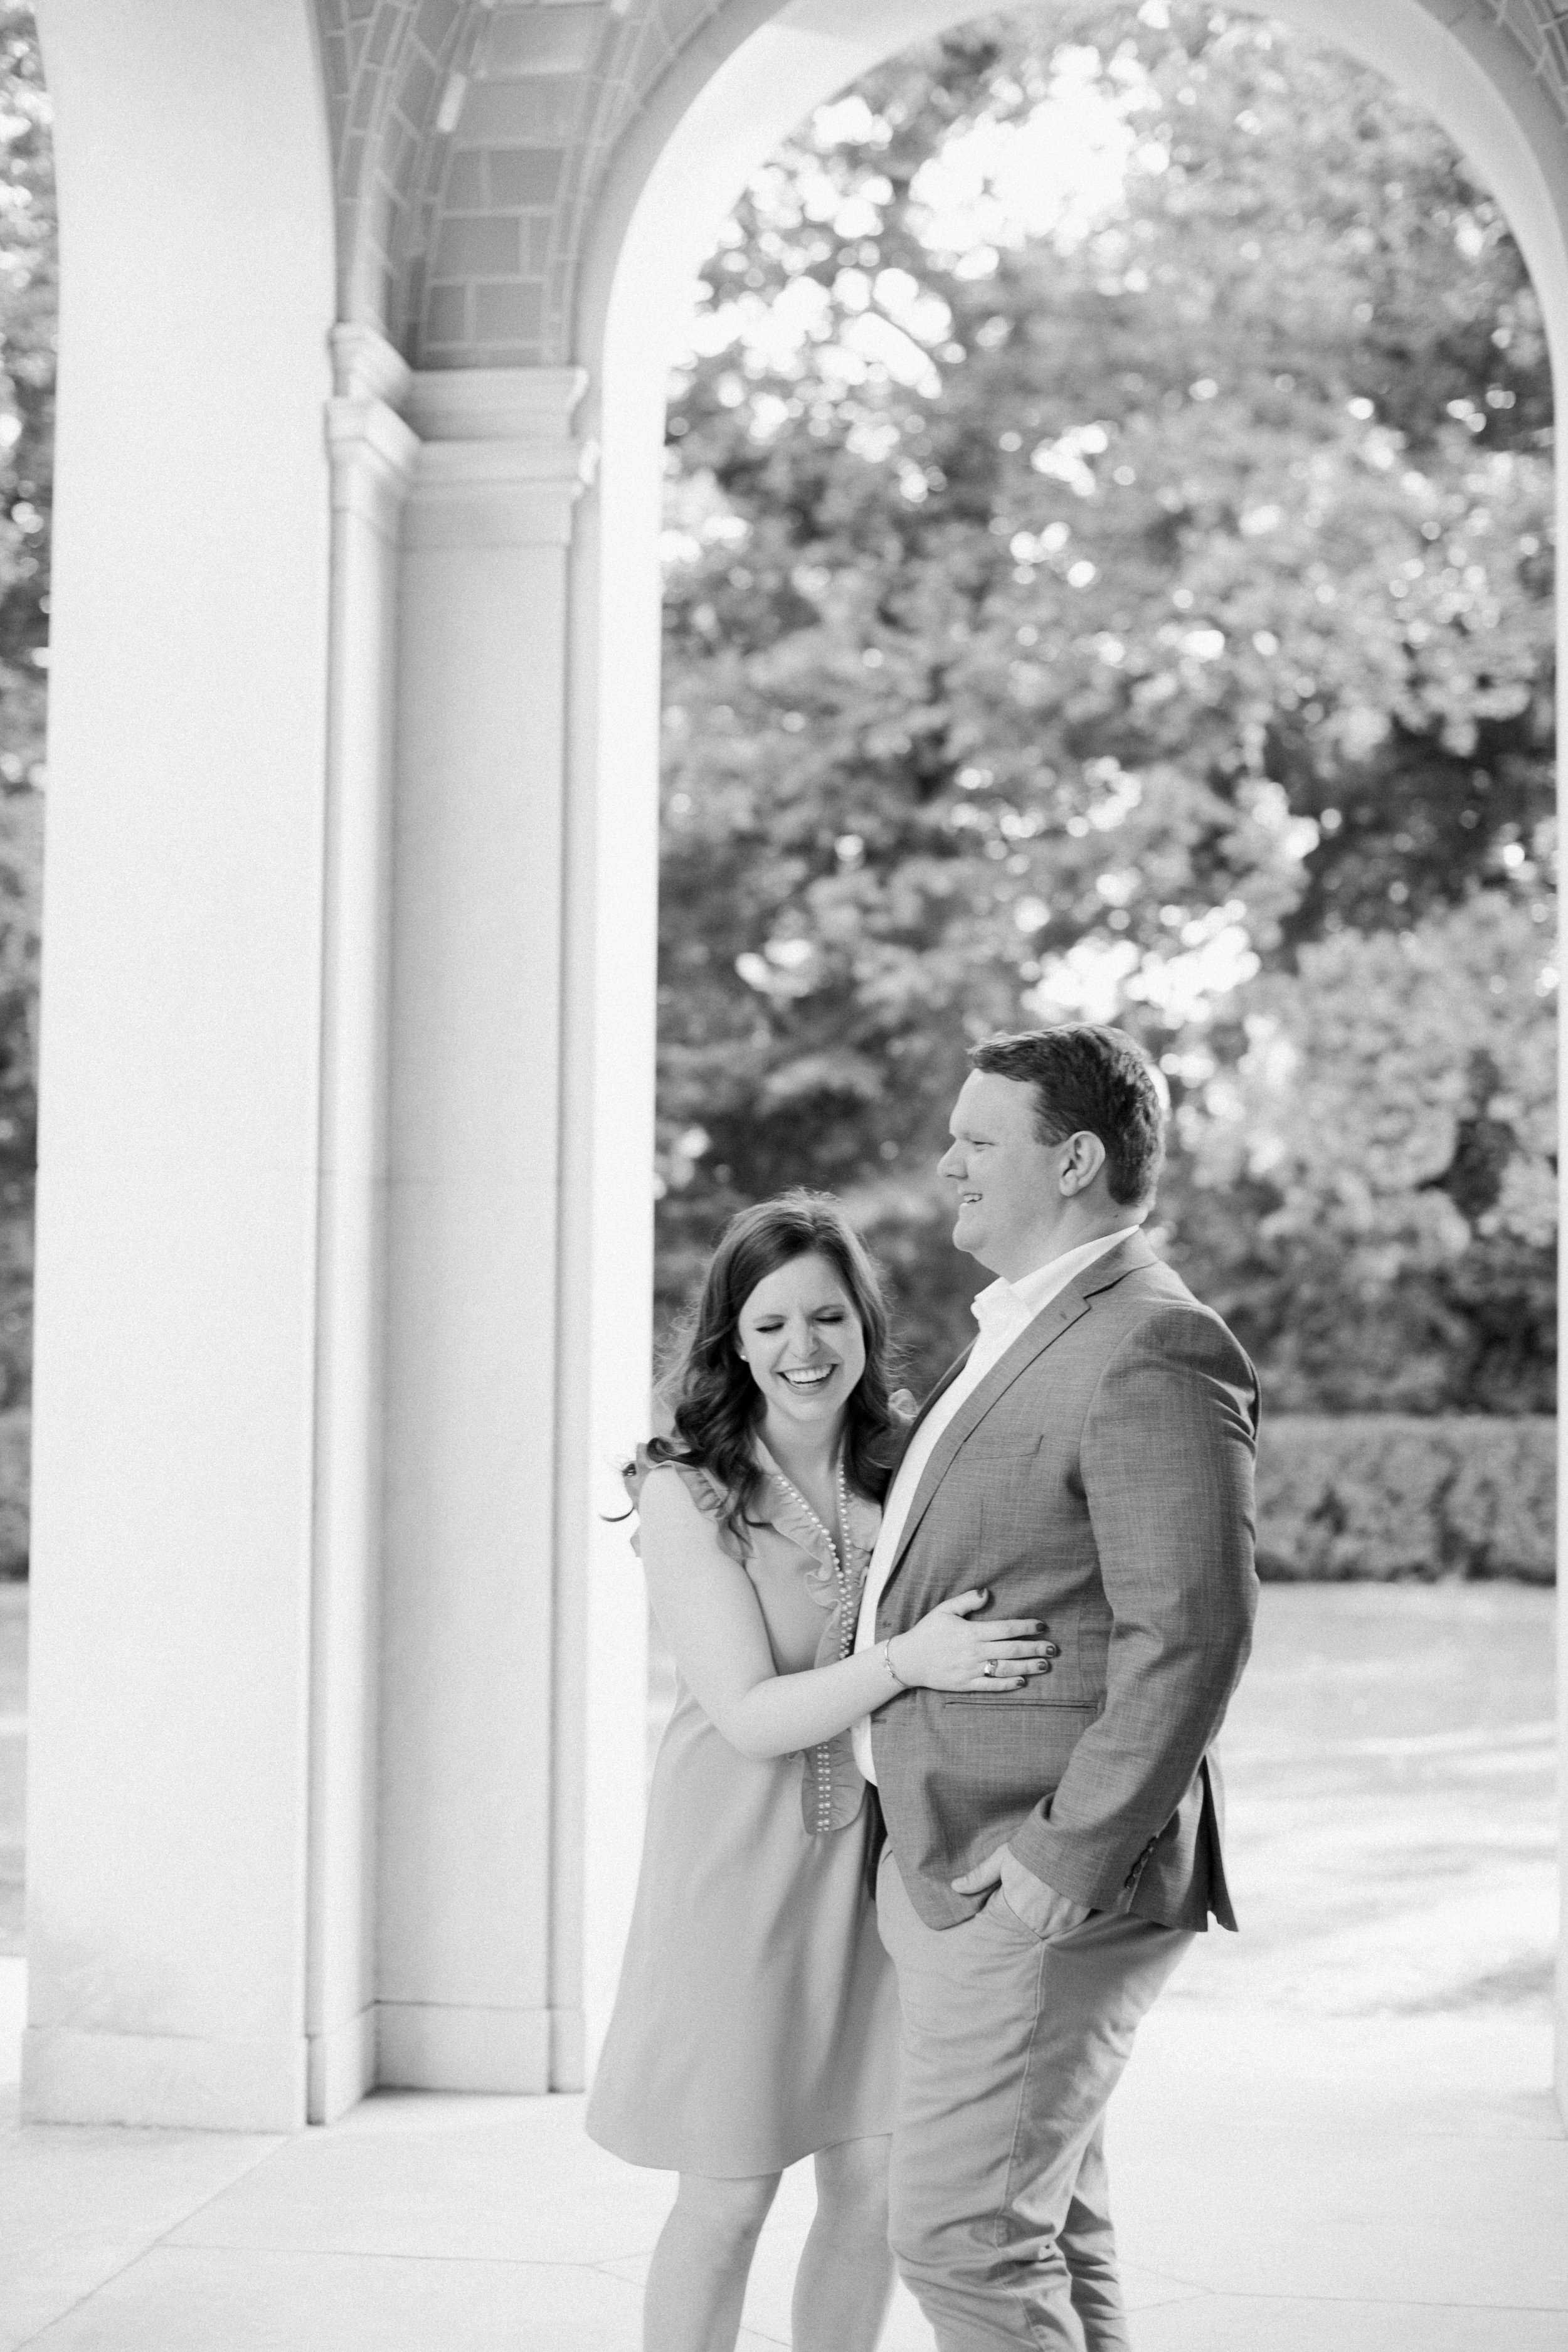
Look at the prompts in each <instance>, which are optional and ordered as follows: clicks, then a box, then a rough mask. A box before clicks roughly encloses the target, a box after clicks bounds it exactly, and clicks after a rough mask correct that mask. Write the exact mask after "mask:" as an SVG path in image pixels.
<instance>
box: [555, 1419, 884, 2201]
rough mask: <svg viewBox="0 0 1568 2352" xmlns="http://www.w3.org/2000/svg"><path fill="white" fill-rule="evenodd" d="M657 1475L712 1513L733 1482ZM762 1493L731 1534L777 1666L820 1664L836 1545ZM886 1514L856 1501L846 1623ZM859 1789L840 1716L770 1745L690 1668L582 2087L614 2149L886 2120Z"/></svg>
mask: <svg viewBox="0 0 1568 2352" xmlns="http://www.w3.org/2000/svg"><path fill="white" fill-rule="evenodd" d="M764 1465H765V1466H766V1467H768V1468H769V1469H770V1471H771V1469H772V1467H773V1465H772V1464H771V1463H766V1460H765V1457H764ZM645 1475H650V1476H658V1477H679V1479H680V1480H681V1482H682V1484H683V1485H684V1486H685V1487H686V1489H687V1492H688V1494H689V1496H691V1498H692V1500H693V1501H694V1502H696V1503H697V1505H698V1507H699V1508H700V1510H702V1512H703V1513H704V1514H705V1516H706V1517H708V1518H710V1520H712V1521H714V1522H715V1524H717V1521H718V1517H719V1513H720V1511H721V1508H722V1505H723V1495H722V1489H721V1488H720V1487H719V1486H717V1484H716V1482H714V1481H712V1480H710V1478H709V1477H708V1476H707V1474H706V1473H705V1472H702V1471H700V1470H690V1469H687V1468H684V1467H674V1466H669V1465H666V1466H663V1467H659V1468H655V1469H653V1470H648V1471H646V1472H645ZM636 1483H637V1485H638V1486H640V1479H639V1480H638V1481H637V1482H636ZM754 1509H755V1512H756V1514H757V1515H758V1516H759V1517H762V1516H763V1515H764V1514H765V1523H764V1524H763V1525H760V1526H755V1527H752V1528H748V1530H747V1539H746V1541H745V1542H744V1543H741V1542H739V1541H738V1540H736V1539H735V1538H733V1537H732V1536H731V1535H730V1534H729V1532H728V1530H722V1529H721V1530H720V1532H719V1537H718V1539H719V1541H720V1543H721V1545H722V1547H723V1549H725V1550H726V1551H728V1552H729V1553H730V1555H731V1558H732V1559H734V1560H735V1563H736V1573H737V1574H738V1575H741V1574H743V1575H745V1576H747V1577H749V1579H750V1580H751V1583H752V1590H753V1591H754V1592H755V1593H756V1596H757V1600H758V1601H759V1603H760V1604H761V1607H762V1611H763V1617H764V1619H765V1621H766V1622H767V1628H768V1637H769V1641H770V1643H771V1644H772V1647H773V1658H774V1662H775V1664H776V1665H777V1667H778V1670H779V1672H780V1673H781V1674H798V1673H800V1672H802V1671H803V1670H805V1668H807V1667H810V1666H815V1665H819V1664H831V1663H832V1662H833V1660H834V1659H836V1658H837V1656H838V1654H839V1633H840V1624H841V1621H840V1617H839V1597H838V1593H837V1588H836V1583H835V1578H834V1573H833V1564H832V1560H831V1558H830V1556H829V1553H828V1549H827V1547H826V1543H825V1542H824V1540H823V1538H822V1536H821V1534H820V1533H819V1531H818V1530H817V1529H816V1527H815V1526H814V1524H813V1522H812V1521H811V1519H810V1518H809V1517H807V1515H806V1514H805V1512H804V1511H803V1510H802V1509H801V1508H800V1507H799V1505H798V1504H797V1503H795V1502H794V1501H793V1500H792V1499H790V1497H788V1496H786V1495H785V1493H784V1489H783V1488H782V1487H780V1486H778V1485H777V1484H776V1483H775V1481H774V1480H773V1478H772V1477H771V1476H770V1478H769V1481H768V1485H767V1487H766V1489H765V1490H764V1493H763V1499H762V1500H761V1501H759V1502H758V1503H757V1504H756V1505H755V1506H754ZM878 1523H879V1512H878V1510H877V1507H876V1506H875V1505H874V1504H871V1503H868V1502H865V1501H863V1500H861V1499H860V1498H858V1497H854V1498H852V1499H851V1502H850V1534H851V1538H852V1555H853V1556H852V1562H851V1568H852V1573H851V1577H850V1600H849V1611H850V1622H853V1614H854V1612H855V1610H856V1608H857V1607H858V1600H859V1591H860V1587H861V1585H862V1583H863V1582H864V1580H865V1572H866V1567H867V1564H868V1560H869V1559H870V1552H871V1546H872V1545H873V1543H874V1542H875V1541H876V1535H877V1527H878ZM803 1587H804V1590H805V1592H806V1593H807V1594H808V1595H809V1596H810V1600H811V1602H812V1603H813V1607H812V1608H811V1610H810V1611H809V1612H807V1611H806V1610H805V1609H803V1608H802V1606H801V1593H802V1589H803ZM813 1633H816V1639H815V1641H814V1640H812V1639H811V1638H810V1637H811V1635H812V1634H813ZM865 1797H866V1786H865V1782H864V1781H863V1780H861V1778H860V1775H859V1773H858V1771H857V1770H856V1769H855V1764H854V1760H853V1758H852V1756H851V1754H850V1748H849V1739H848V1735H847V1733H845V1734H843V1735H841V1736H840V1737H839V1738H837V1739H835V1740H831V1741H828V1742H826V1744H825V1745H824V1746H823V1747H822V1748H813V1749H811V1750H810V1751H809V1752H808V1753H807V1754H806V1755H805V1757H804V1758H803V1757H800V1756H786V1757H781V1758H777V1759H769V1760H761V1761H759V1760H758V1759H755V1758H752V1757H747V1756H742V1755H741V1754H740V1753H739V1751H738V1750H737V1749H735V1748H731V1746H730V1745H729V1743H728V1741H727V1740H725V1739H724V1738H722V1737H721V1734H720V1733H719V1732H718V1731H717V1730H716V1729H715V1728H714V1727H713V1725H712V1724H711V1723H710V1721H709V1719H708V1717H706V1716H705V1715H704V1714H703V1712H702V1710H701V1708H700V1706H698V1705H697V1702H696V1700H695V1699H694V1698H693V1697H692V1696H691V1694H690V1692H689V1690H687V1688H686V1687H685V1685H684V1683H681V1682H679V1681H678V1683H677V1696H676V1703H675V1710H674V1713H673V1714H672V1715H671V1717H670V1719H669V1725H668V1729H667V1730H666V1732H665V1735H664V1738H663V1740H662V1742H661V1743H660V1746H659V1750H658V1760H657V1762H656V1763H655V1766H654V1773H653V1785H652V1788H651V1790H650V1792H649V1798H648V1814H647V1836H646V1841H645V1843H644V1847H643V1862H642V1872H641V1875H640V1877H639V1879H638V1882H637V1904H636V1908H635V1910H634V1912H633V1916H632V1926H631V1934H630V1936H629V1937H628V1939H627V1944H626V1958H625V1960H624V1962H623V1964H622V1969H621V1981H620V1990H619V1992H618V1994H617V1996H616V2007H615V2013H614V2016H613V2017H612V2019H611V2022H610V2030H609V2034H608V2037H607V2039H606V2041H605V2049H604V2054H603V2056H602V2058H601V2059H600V2062H599V2069H598V2074H597V2075H596V2077H595V2084H594V2090H593V2095H592V2097H591V2098H590V2100H589V2102H588V2114H587V2129H588V2132H589V2135H590V2137H592V2138H594V2139H595V2140H597V2141H598V2142H599V2144H600V2146H601V2147H607V2148H609V2149H611V2150H612V2151H613V2153H614V2154H616V2156H620V2157H624V2158H626V2160H627V2161H628V2162H629V2163H632V2164H646V2165H651V2166H655V2167H657V2168H659V2169H660V2170H663V2171H670V2172H694V2173H702V2174H707V2175H709V2176H710V2177H718V2178H721V2179H742V2178H744V2177H746V2176H748V2175H751V2174H755V2173H763V2172H778V2171H781V2170H782V2169H783V2168H784V2166H786V2165H790V2164H794V2163H796V2162H797V2161H798V2160H799V2159H800V2158H802V2157H805V2156H809V2155H811V2154H813V2153H814V2152H815V2150H816V2149H817V2148H821V2147H832V2146H834V2145H835V2144H836V2143H837V2142H839V2141H841V2140H848V2139H863V2138H868V2137H873V2136H875V2135H878V2134H880V2133H884V2132H889V2131H890V2130H891V2129H892V2118H893V2096H894V2088H895V2082H896V2072H897V2063H898V1995H897V1991H896V1989H895V1985H894V1980H893V1973H892V1969H891V1965H890V1963H889V1960H888V1958H887V1956H886V1954H885V1953H884V1952H883V1949H882V1947H881V1943H880V1941H879V1937H878V1934H877V1924H876V1916H875V1911H874V1908H873V1906H872V1903H871V1900H870V1897H869V1895H868V1891H867V1884H866V1881H867V1861H868V1852H867V1848H868V1839H869V1837H870V1835H871V1833H872V1827H871V1824H872V1817H873V1812H874V1808H873V1807H872V1806H871V1805H869V1804H868V1803H867V1802H866V1801H865Z"/></svg>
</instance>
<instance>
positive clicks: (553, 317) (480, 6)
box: [316, 0, 1568, 368]
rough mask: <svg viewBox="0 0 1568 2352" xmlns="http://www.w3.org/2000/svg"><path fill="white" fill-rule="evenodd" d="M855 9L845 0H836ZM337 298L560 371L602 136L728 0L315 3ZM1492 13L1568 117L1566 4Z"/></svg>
mask: <svg viewBox="0 0 1568 2352" xmlns="http://www.w3.org/2000/svg"><path fill="white" fill-rule="evenodd" d="M850 4H851V0H846V5H850ZM316 5H317V9H318V14H319V17H320V21H321V45H322V53H323V57H324V60H325V68H326V84H327V100H328V107H329V111H330V117H331V138H332V154H333V162H334V167H335V171H336V176H337V201H338V252H339V305H340V316H341V317H342V318H343V319H345V320H355V321H359V322H362V323H363V324H366V325H371V326H374V327H377V328H379V329H380V330H381V331H382V332H383V333H384V335H386V336H387V338H388V339H389V341H392V342H393V343H395V345H396V347H397V348H398V350H399V351H401V352H402V353H403V354H404V356H405V359H407V360H408V361H409V362H411V363H412V364H413V365H414V366H416V367H421V368H474V367H537V366H555V365H559V364H561V363H562V362H563V361H565V360H567V359H568V358H570V356H571V353H572V335H573V304H574V294H575V289H576V278H577V269H578V264H579V261H580V258H581V256H582V252H583V245H584V235H585V232H586V228H587V225H588V222H589V219H590V217H591V215H592V209H593V205H594V201H595V196H596V194H597V193H598V190H599V188H600V186H601V185H602V184H603V180H604V176H605V171H606V169H607V168H608V164H609V162H610V159H611V157H612V155H613V154H614V152H615V149H616V142H618V141H619V140H620V139H621V138H622V136H623V135H624V134H625V132H626V128H627V126H628V125H629V123H630V122H631V121H632V120H633V119H634V117H635V116H636V115H637V112H638V110H640V108H641V107H642V106H643V105H644V103H645V102H646V100H647V97H648V95H649V93H650V92H651V91H652V90H653V89H654V88H655V86H656V84H657V83H658V80H659V79H660V78H661V77H662V76H663V75H664V73H665V72H666V71H667V70H668V68H669V66H670V65H671V64H672V63H673V61H674V60H675V58H677V57H678V56H679V54H680V52H681V50H682V49H683V48H685V47H687V45H688V44H689V42H690V41H691V40H692V39H693V38H694V37H696V36H697V35H698V34H699V33H700V31H701V29H702V27H703V26H704V25H706V24H707V23H709V22H710V19H711V18H712V17H714V16H717V15H719V14H720V13H721V9H722V7H723V6H724V5H725V0H316ZM1423 5H1426V6H1428V7H1429V8H1430V9H1431V11H1432V13H1433V14H1434V15H1435V16H1438V17H1439V18H1440V19H1441V20H1442V21H1443V22H1444V23H1446V24H1456V23H1458V20H1459V19H1460V18H1461V17H1463V16H1468V15H1476V16H1490V17H1492V18H1495V19H1496V21H1497V22H1498V23H1499V24H1500V25H1501V26H1504V28H1505V29H1506V30H1507V31H1508V33H1509V34H1510V36H1511V37H1512V38H1513V39H1514V40H1515V41H1516V42H1517V43H1518V44H1519V46H1520V47H1521V49H1522V51H1523V52H1524V54H1525V56H1526V57H1527V58H1528V59H1529V61H1530V65H1531V70H1532V72H1533V73H1534V74H1535V75H1536V77H1537V78H1538V79H1539V80H1540V81H1541V82H1542V85H1543V86H1544V87H1545V89H1547V90H1548V91H1549V93H1550V94H1551V96H1552V100H1553V102H1554V104H1555V105H1556V108H1557V110H1558V111H1559V113H1560V114H1561V115H1562V116H1563V121H1564V122H1565V123H1568V5H1561V6H1560V5H1557V0H1423Z"/></svg>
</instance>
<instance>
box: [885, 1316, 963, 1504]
mask: <svg viewBox="0 0 1568 2352" xmlns="http://www.w3.org/2000/svg"><path fill="white" fill-rule="evenodd" d="M973 1353H974V1342H973V1339H971V1341H970V1343H969V1345H968V1347H967V1348H965V1349H964V1351H963V1355H962V1356H955V1357H954V1358H953V1360H952V1363H951V1364H949V1366H948V1368H947V1370H946V1371H945V1372H943V1374H942V1378H941V1380H940V1381H938V1382H937V1384H936V1386H935V1388H933V1389H932V1390H931V1393H930V1395H929V1396H928V1397H927V1398H926V1400H925V1402H924V1403H923V1404H922V1405H921V1408H920V1410H919V1412H917V1413H916V1414H915V1416H914V1418H913V1420H912V1421H910V1422H907V1423H905V1425H904V1431H903V1434H902V1436H901V1437H900V1440H899V1450H898V1454H897V1455H896V1456H895V1458H894V1461H893V1466H892V1468H891V1469H890V1470H889V1473H888V1484H889V1486H891V1485H892V1483H893V1480H894V1479H895V1478H896V1477H897V1476H898V1475H899V1465H900V1463H901V1462H902V1460H903V1458H904V1456H905V1454H907V1453H908V1452H909V1450H910V1446H911V1445H912V1444H914V1442H915V1432H916V1431H917V1430H918V1429H919V1427H920V1425H921V1422H922V1421H923V1420H924V1419H925V1417H926V1415H927V1413H928V1412H930V1411H931V1407H932V1406H933V1405H934V1404H935V1402H936V1401H937V1399H938V1398H939V1397H942V1396H945V1395H946V1394H947V1391H948V1390H949V1389H950V1388H951V1387H952V1384H953V1382H954V1381H955V1380H956V1379H957V1378H958V1376H959V1374H960V1372H961V1371H962V1370H963V1367H964V1366H965V1364H967V1362H968V1361H969V1359H970V1357H971V1356H972V1355H973Z"/></svg>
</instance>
